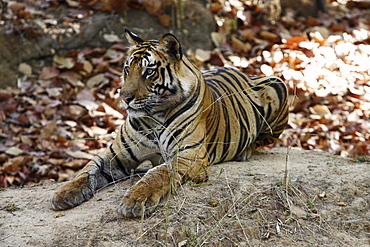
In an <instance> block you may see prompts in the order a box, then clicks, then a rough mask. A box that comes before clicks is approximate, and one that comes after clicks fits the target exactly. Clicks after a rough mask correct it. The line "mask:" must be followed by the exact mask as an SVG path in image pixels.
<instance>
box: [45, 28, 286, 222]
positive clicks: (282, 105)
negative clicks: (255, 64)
mask: <svg viewBox="0 0 370 247" xmlns="http://www.w3.org/2000/svg"><path fill="white" fill-rule="evenodd" d="M126 35H127V38H128V40H129V41H130V43H131V48H130V50H129V51H128V57H127V60H126V62H125V65H124V72H123V73H124V75H123V78H122V81H123V86H122V88H121V91H120V96H121V98H122V103H123V106H124V108H125V109H126V111H127V114H128V117H127V119H126V121H125V123H124V124H123V125H122V126H121V127H120V128H119V130H118V134H117V137H116V139H115V141H114V142H113V144H112V145H111V146H110V147H108V148H107V149H106V150H105V151H103V152H102V153H100V154H99V155H97V156H96V157H95V158H94V159H93V160H91V161H90V162H89V163H88V164H87V165H86V166H85V168H84V169H82V170H81V172H80V173H79V174H78V175H77V177H76V178H75V179H74V180H72V181H70V182H68V183H66V184H65V185H63V186H62V187H61V188H60V189H59V190H58V191H57V192H56V193H55V194H54V195H53V197H52V198H51V207H52V209H54V210H63V209H68V208H71V207H75V206H77V205H79V204H81V203H82V202H84V201H86V200H89V199H90V198H91V197H92V196H93V195H94V193H95V192H96V190H98V189H99V188H101V187H103V186H105V185H107V184H109V183H111V182H114V181H116V180H119V179H121V178H123V177H126V176H129V175H130V173H131V170H132V169H135V168H137V167H138V165H139V164H140V163H142V162H143V161H145V160H150V161H151V162H152V164H153V165H154V168H152V169H150V170H149V171H148V172H147V173H146V174H145V175H144V176H143V177H142V178H141V179H140V180H139V181H138V182H137V183H136V184H135V185H133V186H132V187H131V188H130V189H129V190H128V191H126V193H125V195H124V197H123V199H122V202H121V204H120V205H119V208H118V211H119V213H121V214H123V215H125V216H128V217H138V216H141V215H142V214H143V213H144V214H149V213H151V212H153V211H154V209H155V208H156V206H157V205H158V203H159V201H160V199H161V198H162V197H163V196H164V195H166V194H167V193H168V192H169V191H170V188H171V186H177V185H179V184H181V183H183V182H185V181H187V180H192V181H195V182H204V181H206V180H207V179H208V175H209V166H210V165H211V164H215V163H220V162H224V161H229V160H246V159H247V158H248V157H249V156H250V155H251V153H252V152H253V150H254V149H255V148H256V147H258V146H262V145H267V144H270V143H272V142H273V141H274V140H276V139H277V138H278V137H279V135H280V134H281V133H282V131H283V130H284V128H285V126H286V124H287V121H288V105H287V97H288V94H287V88H286V86H285V84H284V82H282V81H281V80H280V79H279V78H277V77H273V76H269V77H254V76H247V75H245V74H243V73H241V72H239V71H238V70H235V69H231V68H218V69H214V70H209V71H205V72H201V71H200V70H199V69H198V68H197V67H196V66H194V65H193V64H192V63H191V62H190V61H189V60H188V59H187V58H186V57H185V56H183V54H182V50H181V46H180V43H179V41H178V40H177V39H176V38H175V37H174V36H173V35H171V34H165V35H164V36H163V37H162V38H161V40H159V41H156V40H150V41H143V40H142V39H141V38H139V37H138V36H136V35H135V34H133V33H131V32H130V31H128V30H126ZM143 208H144V210H145V211H144V212H142V209H143Z"/></svg>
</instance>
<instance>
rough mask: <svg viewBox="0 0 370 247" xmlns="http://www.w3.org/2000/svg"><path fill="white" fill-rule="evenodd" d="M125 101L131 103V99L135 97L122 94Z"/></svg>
mask: <svg viewBox="0 0 370 247" xmlns="http://www.w3.org/2000/svg"><path fill="white" fill-rule="evenodd" d="M121 98H122V100H123V101H125V102H126V103H127V104H128V103H130V101H132V100H133V99H134V97H133V96H131V95H130V96H122V97H121Z"/></svg>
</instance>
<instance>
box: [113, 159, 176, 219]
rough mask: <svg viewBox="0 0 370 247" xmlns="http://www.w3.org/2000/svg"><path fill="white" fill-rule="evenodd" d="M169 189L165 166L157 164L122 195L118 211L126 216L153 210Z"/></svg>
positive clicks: (149, 212)
mask: <svg viewBox="0 0 370 247" xmlns="http://www.w3.org/2000/svg"><path fill="white" fill-rule="evenodd" d="M169 189H170V176H169V171H168V168H167V166H165V165H162V166H157V167H155V168H152V169H151V170H150V171H148V173H147V174H145V175H144V177H142V178H141V179H140V180H139V181H138V182H137V183H136V184H135V185H134V186H133V187H132V188H131V189H129V190H128V191H127V192H126V193H125V195H124V196H123V199H122V202H121V204H120V205H119V207H118V212H119V213H120V214H122V215H124V216H126V217H140V216H142V215H143V214H144V215H146V216H147V215H149V214H151V213H153V212H154V210H155V208H156V207H157V206H158V204H159V201H160V200H161V198H162V197H163V196H164V195H166V194H167V193H168V191H169Z"/></svg>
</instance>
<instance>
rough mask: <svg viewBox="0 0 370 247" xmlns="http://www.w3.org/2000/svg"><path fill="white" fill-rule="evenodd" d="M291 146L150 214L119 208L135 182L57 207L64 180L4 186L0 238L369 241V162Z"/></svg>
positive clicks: (149, 242) (234, 168)
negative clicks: (53, 200)
mask: <svg viewBox="0 0 370 247" xmlns="http://www.w3.org/2000/svg"><path fill="white" fill-rule="evenodd" d="M288 151H289V150H288V149H286V148H275V149H272V150H269V151H259V152H258V153H257V154H255V155H253V156H252V157H251V159H250V161H249V162H229V163H224V164H219V165H215V166H213V167H212V172H211V177H210V180H209V182H208V183H206V184H200V185H196V184H191V183H186V184H184V185H183V186H182V187H181V188H179V189H178V191H177V194H176V195H171V196H170V197H169V198H167V199H166V200H164V201H163V202H162V203H161V206H160V207H159V208H158V209H157V211H156V212H155V213H154V214H153V215H151V216H150V217H149V218H147V219H127V218H124V217H122V216H120V215H119V214H117V212H116V208H117V206H118V204H119V200H120V196H121V195H122V194H123V192H124V191H125V190H126V189H127V188H129V186H130V185H131V183H132V182H133V181H130V180H127V181H123V182H120V183H118V184H116V185H113V186H111V187H107V188H105V189H103V190H101V191H100V192H98V193H97V194H96V195H95V197H94V198H93V199H92V200H91V201H88V202H86V203H83V204H82V205H81V206H79V207H76V208H74V209H71V210H68V211H61V212H54V211H51V210H50V209H49V204H48V200H49V197H50V195H51V194H52V193H53V192H54V191H55V190H56V189H57V188H58V187H59V186H60V185H61V184H60V183H54V182H50V181H44V182H43V183H42V184H40V185H37V186H32V187H25V188H22V189H14V188H7V189H4V190H1V191H0V198H1V200H0V209H1V210H0V218H1V228H0V245H1V246H26V245H27V246H164V245H166V246H369V245H370V238H369V234H370V210H369V205H370V196H369V194H368V191H369V186H370V181H369V177H368V175H367V174H368V170H369V164H368V163H354V162H352V161H350V160H346V159H342V158H340V157H338V156H332V155H329V154H327V153H324V152H313V151H299V150H290V151H289V152H288ZM287 153H289V154H288V155H287ZM287 160H288V162H287ZM286 165H287V167H288V169H287V171H288V175H289V176H288V179H284V178H285V177H286V173H285V171H286V169H285V167H286Z"/></svg>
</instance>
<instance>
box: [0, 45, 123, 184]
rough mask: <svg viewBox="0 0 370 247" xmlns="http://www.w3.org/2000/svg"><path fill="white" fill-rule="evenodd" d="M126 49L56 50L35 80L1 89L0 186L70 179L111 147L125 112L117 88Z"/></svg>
mask: <svg viewBox="0 0 370 247" xmlns="http://www.w3.org/2000/svg"><path fill="white" fill-rule="evenodd" d="M125 49H126V46H125V45H123V44H116V45H113V46H112V47H110V48H108V49H95V50H94V49H93V50H90V49H84V50H82V51H74V52H70V53H67V54H66V55H65V56H59V55H55V56H54V59H53V63H52V64H51V65H50V66H45V67H43V68H42V70H41V71H40V73H39V76H38V78H37V79H35V80H34V81H32V82H31V80H30V81H28V80H27V81H24V82H23V83H22V84H21V87H20V88H19V89H6V90H0V109H1V110H0V120H1V123H0V125H1V128H0V138H1V142H0V162H1V164H2V165H1V170H0V187H6V186H8V185H23V184H25V183H32V182H38V181H39V180H40V179H45V178H53V179H57V180H65V179H70V178H71V177H73V176H74V174H75V172H76V171H77V170H78V169H80V168H81V167H82V166H83V165H85V164H86V162H87V161H88V160H89V159H91V158H92V157H93V156H94V155H95V154H96V153H97V152H98V151H99V150H100V149H102V148H104V147H106V145H107V143H109V142H110V141H111V140H112V139H113V136H112V132H114V130H115V129H116V126H117V125H119V124H121V123H122V121H123V119H124V118H125V113H124V112H123V111H121V109H120V107H119V104H118V103H119V99H118V95H117V93H116V90H117V89H118V88H119V82H120V79H119V77H120V74H121V69H122V60H123V57H124V56H125V55H124V51H125ZM117 57H119V58H120V59H116V58H117Z"/></svg>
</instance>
